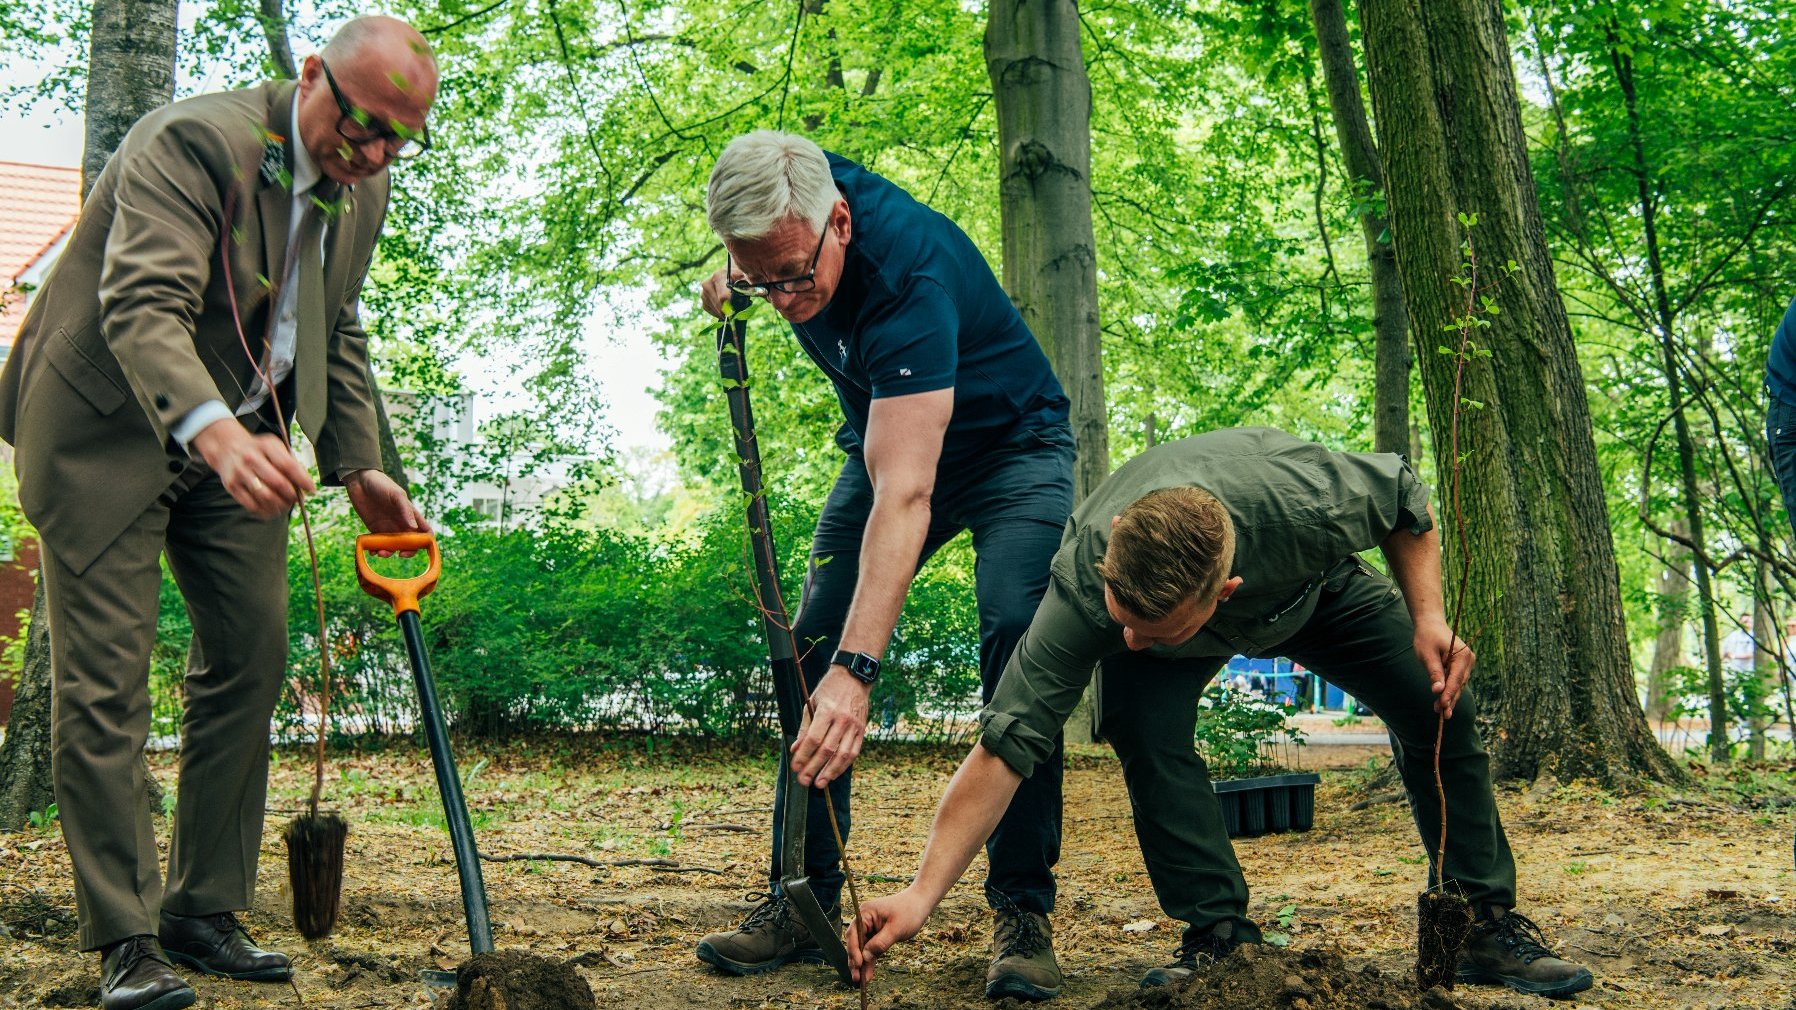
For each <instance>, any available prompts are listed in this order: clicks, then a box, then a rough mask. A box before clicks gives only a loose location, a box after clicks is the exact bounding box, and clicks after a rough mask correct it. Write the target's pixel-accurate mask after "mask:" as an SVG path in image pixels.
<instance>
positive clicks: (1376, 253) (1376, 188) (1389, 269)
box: [1310, 0, 1411, 453]
mask: <svg viewBox="0 0 1796 1010" xmlns="http://www.w3.org/2000/svg"><path fill="white" fill-rule="evenodd" d="M1310 18H1311V20H1312V21H1314V22H1315V26H1316V44H1317V51H1318V53H1319V54H1320V59H1321V63H1322V76H1323V79H1324V80H1325V81H1326V82H1327V85H1328V105H1329V108H1330V109H1331V110H1332V111H1333V113H1334V123H1335V136H1336V138H1337V139H1338V140H1339V142H1340V145H1341V161H1342V162H1343V163H1345V164H1346V166H1347V177H1348V178H1349V179H1350V180H1352V186H1351V188H1352V192H1353V199H1354V204H1355V206H1356V207H1357V208H1358V215H1357V216H1358V217H1359V225H1360V232H1361V235H1362V237H1363V238H1364V239H1365V243H1366V262H1367V264H1368V266H1369V268H1370V272H1371V276H1372V333H1373V347H1374V354H1373V360H1374V368H1373V386H1372V448H1373V449H1374V450H1375V451H1377V452H1397V453H1402V452H1407V451H1408V450H1409V368H1410V364H1411V362H1410V351H1409V318H1408V316H1407V315H1406V314H1405V312H1406V310H1405V309H1404V307H1403V281H1402V278H1401V277H1400V276H1399V275H1398V273H1397V252H1396V250H1395V249H1394V248H1393V247H1392V246H1391V242H1390V236H1389V235H1388V234H1386V232H1387V222H1386V221H1385V216H1384V214H1383V213H1382V212H1381V211H1380V209H1379V208H1380V205H1381V204H1382V203H1383V201H1384V170H1383V168H1382V167H1380V165H1379V164H1378V144H1377V143H1376V142H1375V141H1374V140H1373V139H1372V126H1371V124H1370V123H1369V122H1367V120H1366V103H1365V99H1364V98H1362V97H1361V95H1360V88H1359V71H1358V70H1357V69H1356V68H1355V67H1354V64H1353V46H1352V42H1351V41H1350V40H1349V39H1348V37H1347V14H1346V10H1345V8H1344V7H1343V6H1342V0H1310Z"/></svg>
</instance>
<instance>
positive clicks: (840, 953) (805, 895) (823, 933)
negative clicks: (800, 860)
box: [780, 877, 854, 986]
mask: <svg viewBox="0 0 1796 1010" xmlns="http://www.w3.org/2000/svg"><path fill="white" fill-rule="evenodd" d="M780 891H781V892H782V893H784V894H785V896H786V898H787V900H789V901H790V902H791V903H792V911H794V912H797V913H798V918H799V919H800V920H801V921H802V922H803V923H804V928H805V929H807V930H809V931H810V934H811V939H812V940H813V941H815V942H816V944H817V946H819V947H822V948H823V959H824V960H825V961H828V962H829V963H830V966H831V967H833V968H835V969H836V976H837V977H838V978H840V979H841V980H842V984H843V985H848V986H852V985H854V973H853V972H851V971H849V970H848V948H846V947H844V946H842V937H841V936H840V935H839V933H838V930H839V929H840V927H839V926H838V925H837V924H836V923H833V922H831V921H829V916H827V915H825V914H823V906H822V905H821V904H820V903H818V901H817V895H816V894H815V893H813V892H812V891H811V878H809V877H786V878H784V879H782V880H781V881H780Z"/></svg>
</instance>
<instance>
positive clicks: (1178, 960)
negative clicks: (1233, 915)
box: [1141, 922, 1241, 989]
mask: <svg viewBox="0 0 1796 1010" xmlns="http://www.w3.org/2000/svg"><path fill="white" fill-rule="evenodd" d="M1239 946H1241V941H1240V940H1237V939H1235V924H1234V923H1232V922H1219V923H1217V924H1216V925H1215V927H1214V928H1212V929H1211V930H1210V931H1209V932H1207V933H1199V934H1197V935H1195V936H1192V935H1190V934H1186V936H1185V939H1184V940H1183V941H1181V942H1180V943H1179V949H1178V950H1176V951H1174V952H1173V955H1172V963H1171V964H1168V965H1166V966H1164V967H1161V968H1149V969H1148V970H1147V974H1146V975H1143V976H1142V977H1141V988H1143V989H1146V988H1149V987H1150V986H1156V985H1177V984H1178V983H1180V982H1183V981H1185V980H1186V979H1188V978H1190V977H1191V976H1192V975H1195V974H1197V971H1198V969H1200V968H1203V967H1205V966H1206V965H1212V964H1215V963H1216V962H1218V961H1220V960H1222V959H1223V958H1225V957H1228V956H1229V953H1230V952H1231V951H1233V950H1234V949H1235V948H1236V947H1239Z"/></svg>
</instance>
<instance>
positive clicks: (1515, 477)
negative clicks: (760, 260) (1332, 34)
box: [1360, 0, 1678, 785]
mask: <svg viewBox="0 0 1796 1010" xmlns="http://www.w3.org/2000/svg"><path fill="white" fill-rule="evenodd" d="M1360 16H1361V19H1362V28H1363V31H1364V38H1365V45H1366V56H1367V66H1368V72H1369V77H1370V85H1371V87H1370V90H1371V94H1372V103H1373V107H1374V109H1375V111H1376V115H1377V123H1378V139H1379V148H1380V151H1381V154H1382V157H1383V163H1384V169H1385V182H1386V192H1387V193H1388V194H1389V214H1390V221H1391V230H1392V235H1393V238H1394V241H1395V246H1396V255H1397V266H1398V270H1399V272H1400V274H1401V276H1402V283H1403V291H1404V299H1405V303H1406V305H1407V308H1408V314H1409V322H1410V332H1411V333H1413V334H1414V335H1415V339H1416V351H1417V354H1418V362H1419V364H1420V368H1421V374H1422V387H1423V392H1424V395H1425V398H1426V401H1427V406H1428V417H1429V422H1430V427H1431V429H1432V430H1433V431H1434V432H1435V439H1434V442H1435V446H1434V452H1435V459H1436V463H1437V470H1438V473H1439V474H1441V475H1442V477H1441V478H1440V479H1437V482H1436V483H1437V485H1440V484H1444V482H1445V475H1447V474H1450V473H1452V472H1453V465H1454V462H1455V461H1454V459H1453V458H1452V453H1453V449H1452V446H1451V442H1450V440H1449V439H1447V438H1446V437H1445V435H1444V433H1445V432H1448V431H1450V430H1451V429H1452V425H1453V421H1454V417H1455V413H1456V412H1457V413H1458V420H1459V424H1460V432H1461V435H1460V448H1459V452H1460V454H1461V455H1462V456H1463V457H1464V460H1463V463H1462V467H1463V469H1462V477H1461V482H1462V484H1461V486H1462V489H1463V490H1462V495H1461V497H1462V499H1463V510H1464V517H1465V519H1464V525H1463V527H1461V526H1460V525H1459V524H1458V523H1456V522H1455V520H1454V517H1453V516H1452V514H1451V509H1446V508H1443V509H1442V510H1441V511H1442V527H1443V529H1444V531H1445V535H1444V536H1443V541H1444V542H1445V545H1446V551H1447V555H1448V556H1447V564H1446V570H1447V571H1458V569H1459V566H1460V563H1461V558H1469V559H1470V564H1471V570H1470V579H1469V584H1468V586H1467V590H1466V595H1465V604H1466V605H1465V609H1464V611H1463V616H1462V620H1461V627H1460V628H1459V631H1460V633H1461V634H1462V635H1464V636H1465V637H1466V638H1467V639H1468V641H1470V642H1471V643H1472V645H1473V647H1474V648H1476V649H1477V651H1478V669H1477V673H1476V675H1475V677H1474V679H1473V685H1474V688H1475V690H1476V692H1477V695H1478V702H1479V707H1480V708H1481V710H1482V712H1481V717H1482V720H1483V723H1484V727H1483V728H1484V729H1485V730H1486V736H1487V740H1488V742H1489V744H1490V749H1491V756H1492V760H1493V764H1494V768H1495V770H1496V771H1497V772H1498V773H1499V774H1500V775H1503V776H1506V777H1521V778H1533V777H1535V776H1537V775H1540V774H1542V773H1546V772H1551V773H1554V774H1556V775H1558V776H1559V777H1561V778H1574V777H1590V778H1594V779H1596V780H1597V781H1599V782H1603V783H1608V784H1616V785H1619V784H1622V783H1625V782H1628V781H1630V780H1632V779H1634V778H1636V777H1637V776H1639V775H1647V776H1651V777H1654V778H1661V779H1669V778H1674V777H1676V776H1677V775H1678V771H1677V769H1676V768H1675V766H1674V765H1673V764H1672V762H1671V761H1670V759H1669V758H1668V757H1667V756H1666V755H1665V753H1664V751H1662V750H1661V749H1660V748H1659V746H1658V743H1657V742H1656V741H1655V740H1654V738H1653V736H1652V733H1651V732H1650V731H1649V729H1648V727H1647V724H1646V718H1645V715H1644V713H1643V712H1642V711H1641V708H1640V702H1639V698H1638V697H1637V696H1636V694H1635V686H1634V672H1633V668H1632V665H1631V663H1630V662H1629V659H1628V642H1627V635H1626V631H1625V628H1624V626H1623V620H1622V607H1621V590H1620V583H1619V577H1618V575H1617V571H1616V564H1615V553H1614V543H1613V540H1612V537H1611V534H1610V530H1609V517H1608V512H1607V508H1606V501H1605V498H1604V493H1603V487H1602V481H1601V477H1600V474H1599V472H1598V469H1597V465H1596V445H1595V438H1594V435H1593V433H1592V430H1591V422H1590V408H1589V404H1588V401H1587V399H1586V395H1585V389H1584V381H1583V375H1582V373H1581V372H1580V370H1579V366H1578V359H1577V354H1576V349H1575V348H1574V346H1573V344H1572V337H1571V328H1570V325H1569V323H1568V322H1567V320H1566V316H1565V308H1564V305H1563V303H1562V302H1561V301H1560V298H1559V290H1558V285H1557V281H1556V280H1555V278H1554V275H1553V267H1552V261H1551V258H1550V256H1549V254H1548V251H1547V245H1546V233H1545V228H1544V226H1543V224H1542V221H1541V217H1540V207H1539V203H1538V200H1537V198H1536V196H1535V192H1534V182H1533V177H1532V175H1531V174H1530V168H1529V164H1528V151H1527V146H1526V142H1525V138H1524V136H1523V133H1522V124H1521V112H1520V108H1519V105H1518V101H1517V97H1516V85H1515V77H1514V72H1513V69H1512V68H1511V66H1510V62H1509V59H1510V57H1509V53H1510V49H1509V42H1508V38H1507V35H1506V32H1505V28H1504V24H1503V12H1502V7H1501V4H1500V3H1499V0H1363V2H1362V3H1361V4H1360ZM1474 216H1475V220H1476V222H1477V224H1476V226H1475V227H1471V228H1469V229H1467V228H1464V227H1462V225H1461V223H1460V222H1461V221H1462V219H1463V220H1472V219H1473V218H1474ZM1468 253H1469V254H1470V255H1469V257H1468ZM1468 258H1470V259H1471V261H1472V263H1473V264H1474V265H1475V268H1476V281H1475V283H1476V289H1475V290H1476V292H1477V293H1478V294H1479V295H1481V296H1483V297H1487V298H1489V299H1490V300H1491V301H1492V302H1493V303H1494V304H1495V305H1496V306H1498V307H1499V308H1500V314H1494V315H1493V314H1490V313H1488V312H1483V311H1477V312H1473V313H1471V314H1472V315H1473V316H1475V319H1474V320H1473V322H1474V323H1475V324H1476V326H1475V329H1474V331H1473V332H1474V335H1475V341H1476V346H1477V348H1478V349H1479V354H1478V355H1477V356H1474V357H1473V358H1472V360H1471V361H1470V362H1468V364H1467V366H1466V369H1465V385H1464V390H1463V392H1462V394H1461V395H1462V396H1463V397H1464V398H1465V402H1463V403H1462V402H1456V401H1455V400H1454V380H1455V360H1454V356H1453V355H1452V354H1451V353H1448V354H1442V353H1439V352H1438V348H1439V347H1440V346H1441V345H1444V344H1449V343H1456V342H1457V340H1458V337H1457V335H1455V334H1453V333H1450V332H1449V331H1452V330H1455V329H1457V323H1458V322H1459V321H1460V320H1461V319H1462V318H1464V317H1466V316H1467V315H1468V309H1467V296H1468V292H1467V290H1466V289H1465V288H1464V287H1462V286H1461V285H1460V284H1458V283H1455V280H1456V279H1458V278H1464V277H1465V276H1466V266H1467V260H1468ZM1508 264H1513V266H1512V267H1510V266H1507V265H1508ZM1485 352H1488V356H1486V354H1485ZM1462 407H1463V409H1462ZM1456 594H1457V586H1449V587H1448V599H1449V600H1452V599H1453V598H1454V597H1455V595H1456Z"/></svg>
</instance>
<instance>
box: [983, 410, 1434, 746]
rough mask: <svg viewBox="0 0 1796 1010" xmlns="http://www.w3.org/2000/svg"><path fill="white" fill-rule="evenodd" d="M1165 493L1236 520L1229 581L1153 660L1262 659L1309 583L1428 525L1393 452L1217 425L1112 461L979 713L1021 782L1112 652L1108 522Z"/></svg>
mask: <svg viewBox="0 0 1796 1010" xmlns="http://www.w3.org/2000/svg"><path fill="white" fill-rule="evenodd" d="M1168 487H1199V488H1203V489H1204V490H1205V491H1208V492H1210V493H1211V494H1213V495H1215V496H1216V498H1217V500H1218V501H1220V502H1222V504H1223V506H1224V507H1226V508H1227V509H1228V511H1229V516H1230V518H1231V519H1232V520H1233V521H1234V524H1235V561H1234V567H1233V570H1232V571H1231V572H1230V575H1231V576H1240V578H1241V585H1240V587H1239V588H1238V589H1236V590H1235V592H1234V594H1233V595H1231V596H1230V597H1229V598H1228V599H1227V600H1226V601H1224V602H1223V603H1222V604H1220V605H1219V606H1218V607H1217V610H1216V614H1215V616H1214V617H1212V618H1210V620H1209V621H1208V622H1207V623H1205V624H1204V626H1203V627H1202V628H1201V629H1199V631H1198V633H1197V634H1196V635H1193V636H1192V637H1191V639H1190V640H1189V641H1187V642H1185V643H1183V644H1182V645H1177V646H1155V647H1153V648H1152V649H1149V650H1148V654H1149V655H1152V656H1164V657H1166V658H1169V659H1195V658H1217V659H1227V658H1228V657H1230V656H1234V655H1236V654H1240V655H1245V656H1264V655H1269V654H1274V650H1276V648H1277V647H1278V646H1279V645H1280V644H1281V643H1282V642H1284V641H1285V640H1286V639H1288V638H1290V637H1291V636H1292V635H1293V634H1295V633H1296V632H1297V630H1298V629H1299V628H1302V627H1303V625H1304V623H1305V622H1306V621H1308V620H1309V618H1310V615H1311V614H1312V613H1313V612H1314V611H1315V609H1316V598H1317V594H1318V593H1319V592H1320V591H1321V586H1322V576H1323V574H1324V573H1325V572H1327V571H1328V570H1329V569H1331V568H1333V567H1334V566H1335V565H1336V564H1338V563H1339V562H1341V561H1342V560H1344V559H1346V558H1348V557H1349V556H1351V555H1354V554H1357V553H1358V552H1360V551H1363V550H1369V549H1371V548H1373V547H1376V546H1378V545H1379V544H1381V543H1383V542H1384V540H1385V539H1386V538H1387V537H1389V536H1390V535H1391V533H1392V532H1394V531H1396V530H1399V529H1407V530H1409V531H1410V532H1411V533H1414V534H1416V535H1421V534H1423V533H1426V532H1428V531H1429V530H1430V529H1433V528H1434V521H1433V519H1432V518H1431V517H1430V516H1429V514H1428V489H1427V488H1426V487H1424V486H1423V484H1422V482H1421V481H1420V480H1418V479H1417V478H1416V475H1415V472H1414V471H1413V470H1411V469H1410V468H1409V464H1408V463H1407V462H1405V461H1404V459H1403V457H1402V456H1399V455H1396V454H1394V453H1358V452H1353V453H1349V452H1334V451H1331V450H1329V449H1327V448H1325V447H1324V446H1321V445H1317V444H1315V443H1313V442H1305V441H1303V440H1301V439H1298V438H1295V437H1293V436H1291V435H1287V434H1285V433H1284V432H1282V431H1278V430H1276V429H1273V428H1230V429H1225V430H1222V431H1213V432H1209V433H1206V434H1203V435H1194V436H1192V437H1190V438H1185V439H1180V440H1179V441H1176V442H1167V443H1163V444H1161V445H1157V446H1155V447H1153V448H1151V449H1149V450H1147V451H1146V452H1143V453H1142V454H1141V455H1139V456H1136V457H1135V458H1134V459H1132V460H1130V461H1129V462H1127V463H1125V464H1123V465H1122V466H1121V467H1119V468H1118V469H1117V470H1116V472H1115V473H1112V474H1111V475H1110V476H1109V477H1108V478H1107V479H1106V480H1105V481H1104V483H1103V484H1101V485H1099V486H1098V488H1097V490H1095V491H1093V492H1092V493H1091V495H1090V496H1089V497H1087V498H1086V499H1085V501H1084V502H1083V503H1081V504H1080V506H1079V508H1078V509H1077V510H1076V511H1074V512H1073V515H1072V518H1071V519H1069V520H1067V524H1066V532H1065V533H1064V534H1063V535H1062V536H1061V538H1060V549H1059V550H1058V551H1056V552H1055V554H1054V561H1053V565H1052V574H1051V578H1050V579H1049V581H1048V590H1047V593H1046V595H1044V596H1043V597H1042V601H1041V606H1040V607H1039V608H1037V610H1036V611H1035V618H1034V620H1033V621H1031V622H1030V624H1029V628H1028V630H1027V631H1026V632H1024V634H1023V638H1022V641H1020V642H1019V643H1017V647H1016V651H1015V652H1013V653H1012V654H1011V656H1010V662H1009V663H1008V664H1007V665H1006V666H1005V668H1004V675H1003V677H1002V678H1001V679H1000V680H999V681H998V689H997V692H996V693H995V694H993V696H992V700H991V702H990V704H988V705H986V706H985V709H984V711H982V712H981V713H980V715H979V725H980V738H979V739H980V742H981V743H983V744H984V745H985V749H986V750H988V751H991V752H992V753H993V754H996V755H997V756H999V757H1000V758H1003V759H1004V763H1005V764H1008V765H1009V766H1010V767H1011V768H1012V769H1013V770H1015V771H1016V772H1017V773H1018V774H1020V775H1023V776H1025V777H1026V776H1028V775H1029V774H1030V773H1031V772H1032V771H1034V769H1035V766H1036V764H1037V763H1039V762H1041V761H1044V760H1046V759H1047V757H1048V755H1049V754H1050V753H1052V751H1053V745H1054V738H1055V736H1057V735H1058V734H1059V732H1060V728H1061V726H1063V725H1065V723H1066V719H1067V717H1068V716H1069V715H1071V714H1072V711H1073V707H1074V706H1075V705H1077V704H1078V702H1079V696H1080V695H1081V694H1082V693H1083V692H1084V690H1085V686H1086V685H1087V684H1088V683H1090V681H1091V677H1092V670H1093V668H1094V667H1096V666H1097V663H1098V661H1099V660H1101V659H1103V658H1104V657H1105V656H1108V655H1112V654H1115V653H1119V652H1122V651H1124V650H1125V648H1126V646H1124V644H1123V636H1122V625H1120V624H1118V623H1116V622H1115V621H1114V620H1112V619H1111V618H1110V613H1109V610H1108V609H1107V608H1106V607H1105V606H1104V583H1103V579H1102V578H1100V577H1099V575H1098V570H1097V565H1098V562H1099V561H1101V560H1103V557H1104V550H1105V547H1106V545H1107V544H1108V543H1109V540H1110V521H1111V517H1113V516H1116V515H1118V514H1119V513H1121V512H1122V510H1123V509H1124V508H1125V507H1127V506H1128V505H1130V504H1132V503H1133V502H1135V501H1136V500H1137V499H1139V498H1141V497H1142V496H1143V495H1146V494H1147V493H1149V492H1150V491H1157V490H1160V489H1161V488H1168Z"/></svg>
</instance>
